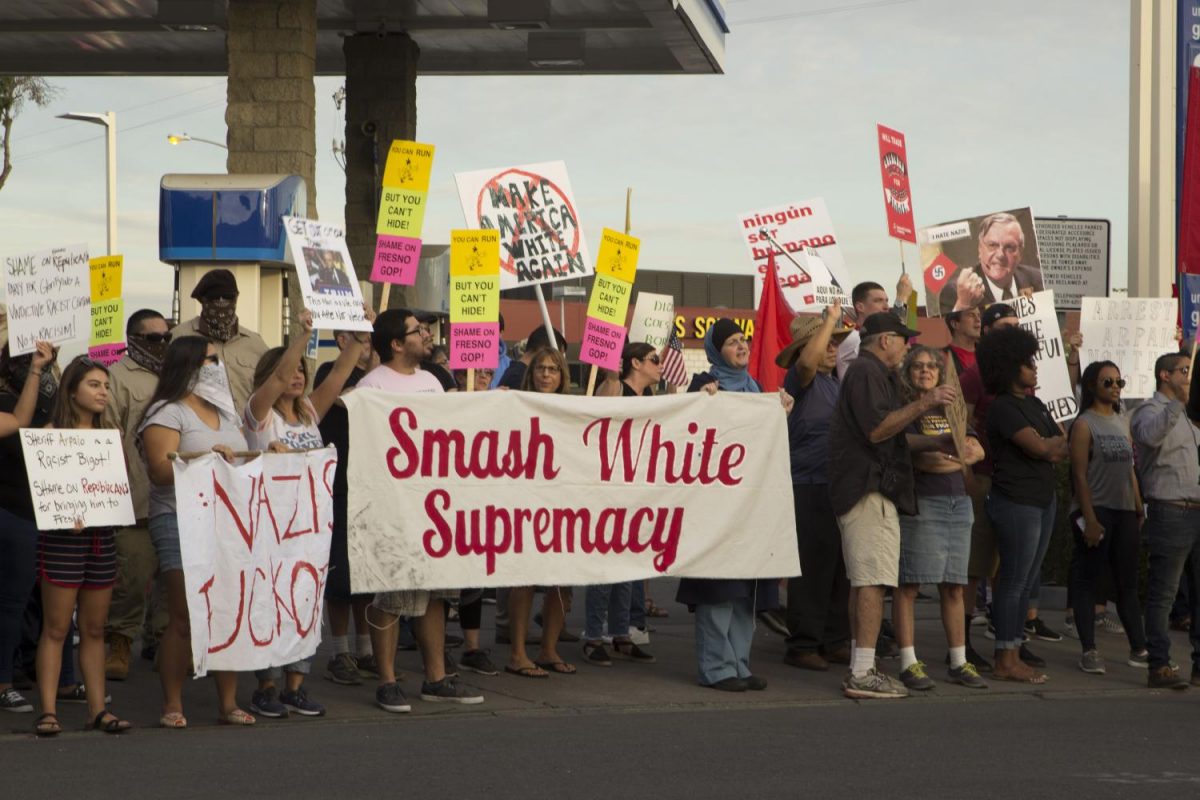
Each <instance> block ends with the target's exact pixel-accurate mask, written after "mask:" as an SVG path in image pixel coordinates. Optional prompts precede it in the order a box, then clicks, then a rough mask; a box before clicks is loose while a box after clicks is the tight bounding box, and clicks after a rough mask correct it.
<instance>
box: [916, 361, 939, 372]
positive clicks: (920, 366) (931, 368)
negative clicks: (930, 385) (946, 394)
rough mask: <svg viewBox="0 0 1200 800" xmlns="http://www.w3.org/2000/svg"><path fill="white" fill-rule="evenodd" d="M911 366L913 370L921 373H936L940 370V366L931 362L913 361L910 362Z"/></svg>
mask: <svg viewBox="0 0 1200 800" xmlns="http://www.w3.org/2000/svg"><path fill="white" fill-rule="evenodd" d="M911 366H912V368H913V369H915V370H921V371H923V372H925V371H927V372H937V371H938V370H940V369H941V368H942V366H941V365H940V364H937V363H935V362H933V361H914V362H912V364H911Z"/></svg>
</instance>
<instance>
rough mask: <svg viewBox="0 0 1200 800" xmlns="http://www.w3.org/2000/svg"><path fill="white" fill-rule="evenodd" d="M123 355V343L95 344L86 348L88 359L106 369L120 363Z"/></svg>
mask: <svg viewBox="0 0 1200 800" xmlns="http://www.w3.org/2000/svg"><path fill="white" fill-rule="evenodd" d="M123 355H125V343H124V342H114V343H112V344H97V345H93V346H92V347H89V348H88V358H90V359H92V360H93V361H99V362H100V363H101V364H103V365H104V366H106V367H110V366H112V365H113V364H115V363H117V362H118V361H120V360H121V356H123Z"/></svg>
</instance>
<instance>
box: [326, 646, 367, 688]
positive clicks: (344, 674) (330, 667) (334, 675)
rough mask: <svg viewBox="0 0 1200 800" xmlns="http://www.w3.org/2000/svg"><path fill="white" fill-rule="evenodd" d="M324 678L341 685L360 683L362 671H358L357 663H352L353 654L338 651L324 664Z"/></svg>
mask: <svg viewBox="0 0 1200 800" xmlns="http://www.w3.org/2000/svg"><path fill="white" fill-rule="evenodd" d="M325 678H326V679H327V680H331V681H333V682H334V683H337V684H340V685H342V686H359V685H361V684H362V673H361V672H359V671H358V664H356V663H354V656H352V655H350V654H349V653H338V654H337V655H335V656H334V657H333V658H331V659H329V663H328V664H326V665H325Z"/></svg>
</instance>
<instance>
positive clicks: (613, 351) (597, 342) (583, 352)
mask: <svg viewBox="0 0 1200 800" xmlns="http://www.w3.org/2000/svg"><path fill="white" fill-rule="evenodd" d="M624 349H625V326H624V325H613V324H611V323H609V322H605V321H603V320H599V319H596V318H595V317H592V316H589V317H588V318H587V319H586V321H585V322H584V325H583V338H582V339H581V340H580V342H579V360H580V361H582V362H583V363H585V364H593V365H595V366H597V367H600V368H601V369H608V370H612V371H613V372H620V371H621V352H622V351H623V350H624Z"/></svg>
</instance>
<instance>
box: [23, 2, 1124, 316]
mask: <svg viewBox="0 0 1200 800" xmlns="http://www.w3.org/2000/svg"><path fill="white" fill-rule="evenodd" d="M726 8H727V11H728V15H729V21H730V24H731V27H732V28H733V31H732V33H731V34H730V35H729V36H728V37H727V39H726V44H727V53H726V63H725V68H726V74H724V75H715V76H648V77H579V76H549V77H542V76H530V77H490V78H487V77H434V78H421V79H419V80H418V82H417V107H418V116H417V130H418V134H417V138H418V139H420V140H421V141H425V142H431V143H433V144H435V145H437V156H436V159H435V162H434V174H433V179H432V184H431V192H430V200H429V208H428V212H427V215H426V218H425V239H426V240H427V241H432V242H439V241H446V239H447V238H448V231H449V229H450V228H452V227H460V226H461V225H462V224H463V220H462V214H461V211H460V207H459V204H458V200H457V196H456V194H455V190H454V181H453V175H454V173H455V172H458V171H464V170H471V169H481V168H485V167H496V166H507V165H515V164H522V163H531V162H537V161H549V160H559V159H561V160H565V161H566V163H567V167H568V170H569V172H570V175H571V182H572V185H573V188H574V191H575V196H576V200H577V203H578V208H579V209H580V214H581V217H582V222H583V224H584V228H585V232H586V234H587V236H588V239H589V241H590V242H592V243H593V245H592V249H593V251H594V250H595V247H596V245H595V244H594V243H596V242H598V240H599V233H600V229H601V228H602V227H603V226H605V225H607V226H610V227H620V226H621V224H622V223H623V219H624V197H625V187H626V186H633V187H634V200H633V233H634V234H635V235H638V236H640V237H641V238H642V241H643V250H642V255H641V260H640V262H639V267H640V268H641V269H670V270H691V271H700V272H725V273H737V272H741V273H749V272H750V269H751V268H750V264H749V258H748V255H747V253H746V251H745V247H744V245H743V243H742V241H741V239H740V231H739V228H738V226H737V224H736V221H735V218H736V216H737V215H738V214H739V213H741V212H744V211H748V210H750V209H753V208H757V207H764V206H770V205H776V204H781V203H788V202H792V201H795V200H801V199H807V198H811V197H818V196H821V197H824V198H825V200H826V202H827V205H828V207H829V211H830V213H831V215H832V217H833V221H834V225H835V227H836V229H837V234H838V238H839V240H840V241H841V243H842V247H843V249H844V252H845V256H846V262H847V265H848V266H849V269H850V271H851V274H852V276H853V278H854V279H855V280H877V281H879V282H881V283H883V284H884V285H886V286H893V285H894V284H895V281H896V277H897V275H898V273H899V265H898V252H897V247H896V244H895V242H894V241H893V240H891V239H889V238H888V237H887V231H886V226H885V219H884V211H883V202H882V197H881V190H880V177H879V166H878V161H877V157H878V154H877V149H876V148H877V146H876V142H875V124H876V123H877V122H882V123H884V124H886V125H889V126H891V127H894V128H897V129H899V130H901V131H903V132H904V133H905V135H906V136H907V139H908V155H909V166H910V171H911V177H912V189H913V200H914V206H915V212H916V221H917V224H918V226H921V225H926V224H932V223H936V222H940V221H943V220H948V219H954V218H959V217H963V216H970V215H974V214H978V213H985V212H988V211H994V210H999V209H1005V208H1013V207H1018V206H1024V205H1029V206H1032V208H1033V210H1034V212H1035V213H1037V214H1038V215H1043V216H1049V215H1057V214H1067V215H1070V216H1081V217H1103V218H1108V219H1110V220H1112V222H1113V242H1112V244H1113V259H1112V260H1113V280H1112V284H1113V286H1118V287H1119V286H1124V285H1125V262H1126V228H1127V210H1128V136H1129V132H1128V129H1129V124H1128V108H1129V100H1128V98H1129V63H1128V62H1129V25H1130V12H1129V4H1128V2H1127V0H1054V2H1045V1H1044V0H1041V1H1040V2H1038V1H1035V0H1009V2H1006V3H982V2H962V0H891V1H890V2H888V1H887V0H885V1H884V2H875V3H867V2H852V1H851V0H846V1H845V2H841V1H840V0H726ZM54 83H55V84H57V85H58V86H59V87H60V88H61V94H60V96H59V98H58V99H57V100H56V101H55V102H54V103H53V104H52V105H51V106H50V107H48V108H45V109H37V108H31V109H27V110H26V111H25V112H24V113H23V114H22V115H21V116H20V117H19V118H18V120H17V124H16V127H15V129H14V142H13V147H14V170H13V173H12V175H11V177H10V178H9V181H8V183H7V185H6V186H5V187H4V188H3V189H2V190H0V219H3V220H4V225H3V230H4V236H3V244H2V249H3V252H4V253H5V254H14V253H20V252H24V251H28V250H35V249H44V248H48V247H52V246H56V245H60V244H68V243H72V242H76V241H84V242H87V243H88V245H89V246H90V248H91V250H92V252H93V253H94V254H99V253H102V252H103V251H104V246H105V210H104V144H103V133H102V129H101V128H99V127H98V126H91V125H86V124H84V123H79V122H67V121H64V120H59V119H56V118H55V115H56V114H61V113H64V112H66V111H106V110H113V111H117V112H118V131H119V132H118V147H119V152H118V169H119V178H118V209H119V228H120V231H119V237H120V250H121V251H122V252H123V253H124V254H125V256H126V264H127V266H126V275H127V277H126V298H127V299H126V303H127V305H126V307H127V308H128V309H131V310H132V309H133V308H137V307H139V306H142V305H151V306H155V307H158V308H161V309H162V310H164V311H167V310H169V307H170V306H169V298H170V291H171V286H172V280H171V268H170V267H169V266H167V265H164V264H162V263H160V262H159V261H158V260H157V253H158V183H159V180H160V178H161V176H162V175H163V174H165V173H170V172H224V167H225V160H224V155H225V154H224V151H222V150H220V149H218V148H215V147H211V146H208V145H205V144H199V143H189V144H184V145H180V146H172V145H170V144H168V143H167V141H166V137H167V134H168V133H171V132H179V131H186V132H188V133H190V134H192V135H194V136H201V137H206V138H212V139H216V140H219V141H223V140H224V137H225V122H224V99H225V81H224V79H222V78H216V77H208V78H174V77H162V78H114V77H104V78H70V79H55V80H54ZM339 85H340V81H339V80H337V79H334V78H320V79H318V80H317V124H316V132H317V150H318V164H317V203H318V210H319V213H320V216H321V218H322V219H323V220H326V221H340V220H341V219H342V203H343V198H344V194H343V180H342V174H341V170H340V168H339V167H338V166H337V164H336V162H335V161H334V159H333V157H332V154H331V148H330V144H331V142H332V140H333V139H334V138H335V137H337V138H340V137H341V135H342V129H341V127H342V123H341V119H340V116H339V114H338V113H337V111H336V110H335V107H334V103H333V100H332V95H333V93H334V91H335V90H336V89H337V87H338V86H339ZM916 259H917V253H916V249H915V248H913V247H910V248H909V250H908V263H909V264H910V265H912V264H914V263H915V262H916Z"/></svg>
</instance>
